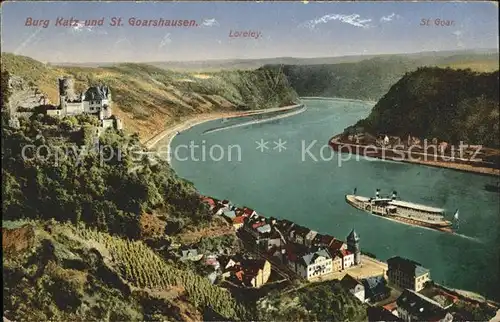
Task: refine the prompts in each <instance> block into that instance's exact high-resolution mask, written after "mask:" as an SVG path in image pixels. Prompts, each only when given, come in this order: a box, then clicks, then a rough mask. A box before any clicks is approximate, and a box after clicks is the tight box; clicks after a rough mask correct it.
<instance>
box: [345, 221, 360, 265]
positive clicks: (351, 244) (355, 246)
mask: <svg viewBox="0 0 500 322" xmlns="http://www.w3.org/2000/svg"><path fill="white" fill-rule="evenodd" d="M347 250H348V251H350V252H351V253H353V254H354V265H359V264H361V249H360V248H359V237H358V234H356V231H355V230H354V229H353V230H352V231H351V233H350V234H349V236H347Z"/></svg>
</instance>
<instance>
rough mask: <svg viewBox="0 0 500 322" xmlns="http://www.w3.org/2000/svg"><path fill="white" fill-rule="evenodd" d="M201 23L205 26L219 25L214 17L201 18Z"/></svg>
mask: <svg viewBox="0 0 500 322" xmlns="http://www.w3.org/2000/svg"><path fill="white" fill-rule="evenodd" d="M201 24H202V25H203V26H205V27H214V26H220V25H219V23H218V22H217V20H215V18H212V19H205V20H203V22H202V23H201Z"/></svg>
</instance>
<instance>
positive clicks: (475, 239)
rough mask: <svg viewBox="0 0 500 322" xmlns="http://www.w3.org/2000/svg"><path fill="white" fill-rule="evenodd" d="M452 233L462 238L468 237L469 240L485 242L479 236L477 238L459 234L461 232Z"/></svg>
mask: <svg viewBox="0 0 500 322" xmlns="http://www.w3.org/2000/svg"><path fill="white" fill-rule="evenodd" d="M452 235H455V236H458V237H461V238H465V239H468V240H470V241H473V242H476V243H480V244H483V242H482V241H481V240H480V239H479V238H476V237H471V236H467V235H462V234H459V233H453V234H452Z"/></svg>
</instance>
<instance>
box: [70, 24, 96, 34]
mask: <svg viewBox="0 0 500 322" xmlns="http://www.w3.org/2000/svg"><path fill="white" fill-rule="evenodd" d="M71 28H72V29H73V30H74V31H75V32H82V31H92V27H90V26H85V24H84V23H83V22H78V23H76V24H75V25H74V26H72V27H71Z"/></svg>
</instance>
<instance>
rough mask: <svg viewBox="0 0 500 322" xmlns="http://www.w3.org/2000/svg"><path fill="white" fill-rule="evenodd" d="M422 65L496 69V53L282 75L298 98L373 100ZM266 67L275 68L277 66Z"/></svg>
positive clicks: (382, 59)
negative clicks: (320, 97) (318, 97)
mask: <svg viewBox="0 0 500 322" xmlns="http://www.w3.org/2000/svg"><path fill="white" fill-rule="evenodd" d="M423 66H438V67H450V68H471V69H473V70H476V71H482V72H484V71H494V70H497V69H498V54H491V53H487V54H480V53H468V54H458V53H455V54H454V53H447V54H441V53H439V52H437V53H434V54H433V53H421V54H408V55H381V56H378V57H371V58H368V59H365V60H361V61H358V62H346V63H336V64H314V65H284V66H283V73H284V74H285V75H286V77H287V78H288V80H289V82H290V85H291V86H292V87H293V88H294V89H295V90H296V91H297V93H298V94H299V95H300V96H324V97H343V98H352V99H361V100H371V101H377V100H378V99H380V98H381V97H382V96H383V95H384V94H385V93H386V92H387V91H388V90H389V88H390V87H391V86H392V85H394V84H395V83H396V82H397V81H398V80H399V79H400V78H401V77H403V75H404V74H405V73H407V72H411V71H414V70H416V69H417V68H419V67H423ZM268 68H274V69H278V67H277V65H274V66H273V65H270V66H268Z"/></svg>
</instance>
